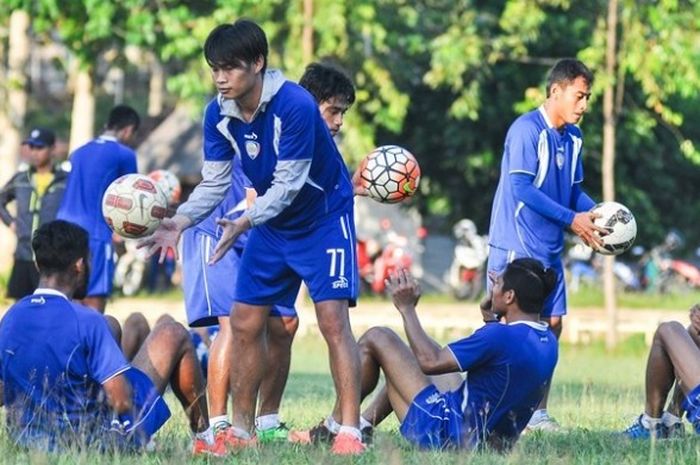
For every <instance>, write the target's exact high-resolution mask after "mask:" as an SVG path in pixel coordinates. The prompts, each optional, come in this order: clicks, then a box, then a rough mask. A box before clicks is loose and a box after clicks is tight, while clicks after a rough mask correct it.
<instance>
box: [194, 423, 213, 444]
mask: <svg viewBox="0 0 700 465" xmlns="http://www.w3.org/2000/svg"><path fill="white" fill-rule="evenodd" d="M194 437H195V439H202V440H204V442H206V443H207V444H210V445H211V444H214V432H213V431H212V427H211V426H210V427H209V428H207V429H205V430H204V431H200V432H199V433H194Z"/></svg>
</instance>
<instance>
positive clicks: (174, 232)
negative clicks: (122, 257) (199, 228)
mask: <svg viewBox="0 0 700 465" xmlns="http://www.w3.org/2000/svg"><path fill="white" fill-rule="evenodd" d="M191 224H192V220H190V219H189V218H188V217H186V216H185V215H180V214H177V215H175V216H173V217H172V218H164V219H163V221H161V223H160V225H159V226H158V228H156V230H155V231H154V232H153V234H151V235H150V236H148V237H146V238H144V239H141V240H140V241H139V243H138V245H137V246H136V247H137V248H139V249H141V248H144V247H147V250H146V252H147V253H148V256H149V257H150V256H152V255H154V254H155V253H156V252H158V251H159V250H160V256H159V258H158V262H159V263H163V262H164V261H165V257H166V255H167V254H168V249H172V251H173V252H174V253H175V257H176V258H177V241H178V240H180V234H182V231H183V230H185V229H186V228H187V227H188V226H190V225H191Z"/></svg>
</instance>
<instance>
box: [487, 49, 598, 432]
mask: <svg viewBox="0 0 700 465" xmlns="http://www.w3.org/2000/svg"><path fill="white" fill-rule="evenodd" d="M592 84H593V74H592V73H591V72H590V71H589V70H588V68H586V66H585V65H584V64H583V63H581V62H580V61H578V60H573V59H563V60H560V61H559V62H557V63H556V64H555V65H554V67H553V68H552V69H551V70H550V72H549V77H548V79H547V100H546V101H545V102H544V104H543V105H542V106H540V107H539V108H538V109H536V110H534V111H531V112H529V113H526V114H524V115H522V116H520V117H519V118H518V119H516V120H515V122H513V124H512V125H511V126H510V129H508V133H507V135H506V141H505V148H504V151H503V161H502V162H501V176H500V180H499V183H498V189H497V190H496V195H495V197H494V200H493V207H492V210H491V226H490V231H489V246H490V249H489V258H488V265H487V268H488V271H489V272H492V273H496V274H500V273H502V272H503V270H504V269H505V267H506V265H507V264H508V263H510V262H512V261H513V260H515V259H517V258H523V257H532V258H536V259H538V260H540V261H541V262H542V263H544V265H545V266H547V267H551V268H552V269H554V270H555V271H556V273H557V287H556V288H555V290H554V292H552V294H551V295H550V296H549V298H548V299H547V301H546V302H545V304H544V307H543V308H542V317H543V319H544V320H545V321H547V322H548V323H549V325H550V327H551V328H552V331H554V334H556V335H557V337H559V335H560V334H561V330H562V318H563V316H564V315H565V314H566V290H565V284H564V270H563V267H562V262H561V254H562V251H563V248H564V229H567V228H569V229H571V230H572V231H573V232H574V233H575V234H576V235H578V236H579V237H581V239H583V241H584V242H585V243H586V244H588V245H601V239H600V237H599V236H598V235H597V233H602V234H604V233H605V230H603V229H602V228H599V227H598V226H596V225H595V224H593V220H594V219H595V214H594V213H591V212H590V210H591V208H592V207H593V206H594V205H595V202H594V201H593V200H592V199H591V198H590V197H589V196H588V195H587V194H586V193H585V192H584V191H583V189H582V188H581V184H582V183H583V135H582V134H581V130H580V129H579V127H578V126H576V124H577V123H578V122H579V121H580V119H581V117H583V114H584V113H585V111H586V109H587V108H588V99H589V98H590V96H591V91H590V87H591V85H592ZM557 427H558V426H557V424H556V422H555V421H554V420H553V419H551V418H550V417H549V415H548V414H547V396H546V395H545V397H544V399H543V401H542V405H541V406H540V409H538V411H537V412H535V414H534V415H533V417H532V421H531V424H530V426H529V428H532V429H536V428H539V429H554V428H557Z"/></svg>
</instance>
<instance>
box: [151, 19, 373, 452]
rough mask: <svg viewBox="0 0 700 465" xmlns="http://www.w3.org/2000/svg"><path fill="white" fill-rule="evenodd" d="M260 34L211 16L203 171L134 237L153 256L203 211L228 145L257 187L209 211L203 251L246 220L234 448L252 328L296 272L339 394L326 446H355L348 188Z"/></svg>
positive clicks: (225, 167) (243, 426) (289, 300)
mask: <svg viewBox="0 0 700 465" xmlns="http://www.w3.org/2000/svg"><path fill="white" fill-rule="evenodd" d="M267 49H268V47H267V39H266V37H265V33H264V32H263V31H262V29H261V28H260V27H259V26H258V25H257V24H255V23H254V22H252V21H249V20H238V21H236V22H235V23H234V24H226V25H221V26H218V27H216V28H215V29H214V30H213V31H212V32H211V33H210V35H209V37H208V38H207V41H206V43H205V45H204V54H205V57H206V59H207V62H208V63H209V65H210V66H211V69H212V76H213V78H214V82H215V84H216V86H217V89H218V91H219V96H218V97H217V98H216V99H215V100H213V101H212V102H211V103H210V104H209V105H208V107H207V109H206V112H205V117H204V153H205V162H204V167H203V169H202V175H203V181H202V182H201V183H200V184H199V185H198V186H197V188H196V189H195V191H194V192H193V194H192V195H191V196H190V199H189V200H188V201H187V202H186V203H184V204H183V205H181V206H180V208H179V209H178V214H177V215H175V216H174V217H173V218H172V219H171V220H164V221H163V223H162V224H161V226H160V228H159V229H158V230H156V232H155V233H154V235H153V236H152V237H151V238H149V239H146V240H144V241H143V242H142V245H143V246H149V247H150V248H149V250H150V252H151V253H155V252H156V251H157V250H159V249H160V253H161V256H163V254H164V253H165V252H166V250H167V249H168V248H171V249H174V248H175V246H176V244H177V241H178V238H179V236H180V233H181V231H182V230H184V229H185V228H187V227H189V226H190V225H192V224H196V223H197V222H199V221H201V220H202V219H204V218H205V217H206V216H207V215H208V214H209V213H210V212H211V210H212V209H213V208H214V207H215V206H216V205H217V204H218V203H219V202H220V201H221V200H222V199H223V197H224V195H225V193H226V190H227V189H228V188H229V186H230V183H231V168H232V160H233V158H234V156H236V155H238V156H240V157H241V161H242V165H243V171H244V172H245V174H246V176H247V177H248V178H249V179H250V181H251V183H252V185H253V187H254V188H255V190H256V192H258V194H259V197H258V198H257V200H256V201H255V203H254V204H253V206H252V207H251V208H250V209H249V210H247V211H246V212H245V213H244V214H243V215H242V216H241V217H240V218H238V219H236V220H234V221H230V220H220V222H219V224H220V225H221V226H222V227H223V234H222V237H221V239H220V241H219V243H218V244H217V246H216V249H215V251H214V254H213V255H212V257H211V260H210V261H211V262H212V263H214V262H216V261H218V260H219V259H221V258H222V257H223V255H224V254H225V253H226V252H227V251H228V250H229V249H230V248H231V246H232V245H233V244H234V243H235V241H236V239H237V238H238V237H239V236H240V235H241V234H242V233H244V232H245V231H247V230H249V229H251V228H252V231H251V234H250V237H249V238H248V243H247V245H246V248H245V251H244V252H243V256H242V262H241V269H240V273H239V277H238V282H237V285H236V299H237V301H236V304H235V307H234V310H233V312H232V313H231V317H230V320H231V329H232V334H233V346H234V347H235V348H236V351H237V355H236V357H235V358H234V359H233V363H232V367H231V379H232V382H233V385H232V396H233V415H232V418H231V420H232V421H231V422H232V425H233V426H232V428H231V430H232V437H231V439H232V441H231V443H230V444H231V445H233V446H234V447H245V446H249V445H253V444H254V443H255V438H254V437H253V436H252V435H251V433H252V432H253V420H254V414H255V404H256V400H257V394H258V389H259V387H260V381H261V378H262V374H263V363H262V362H263V357H264V356H265V353H266V344H265V342H264V337H263V335H264V334H265V330H266V321H267V317H268V314H269V312H270V308H271V306H272V305H273V304H280V305H285V306H288V307H291V306H292V305H293V303H294V300H295V298H296V295H297V292H298V290H299V286H300V284H301V280H302V279H303V280H304V281H305V282H306V284H307V286H308V287H309V292H310V295H311V298H312V299H313V301H314V303H315V307H316V316H317V319H318V323H319V328H320V330H321V332H322V334H323V336H324V338H325V339H326V342H327V344H328V348H329V355H330V363H331V373H332V374H333V379H334V383H335V386H336V391H337V393H338V398H339V399H340V403H341V418H342V420H341V424H342V425H343V426H342V427H341V431H340V434H339V435H338V436H337V437H336V439H335V442H334V444H333V449H332V450H333V451H335V452H337V453H341V454H343V453H345V454H347V453H360V452H362V451H363V450H364V448H365V447H364V444H362V442H361V440H360V437H361V435H360V431H359V429H358V425H359V395H360V386H359V381H360V379H359V378H360V373H359V365H360V360H359V352H358V348H357V343H356V341H355V338H354V336H353V334H352V331H351V328H350V321H349V317H348V307H349V305H353V304H354V302H355V299H356V298H357V290H358V275H357V264H356V262H355V259H354V258H355V234H354V231H355V228H354V219H353V189H352V184H351V181H350V176H349V173H348V171H347V168H346V167H345V165H344V163H343V160H342V158H341V156H340V154H339V153H338V150H337V148H336V146H335V143H334V142H333V139H332V137H331V134H330V132H329V131H328V128H327V127H326V125H325V122H324V121H323V119H322V118H321V115H320V113H319V110H318V108H317V106H316V102H314V100H313V98H312V97H311V96H310V95H309V94H308V93H307V92H306V91H305V90H303V88H301V87H300V86H298V85H297V84H294V83H292V82H289V81H287V80H285V79H284V77H283V75H282V74H281V73H280V72H279V71H277V70H266V68H267Z"/></svg>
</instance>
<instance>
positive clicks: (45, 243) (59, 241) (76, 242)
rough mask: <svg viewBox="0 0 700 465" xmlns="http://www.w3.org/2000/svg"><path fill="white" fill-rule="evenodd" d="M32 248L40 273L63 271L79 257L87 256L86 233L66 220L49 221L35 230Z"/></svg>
mask: <svg viewBox="0 0 700 465" xmlns="http://www.w3.org/2000/svg"><path fill="white" fill-rule="evenodd" d="M32 249H34V259H35V260H36V265H37V267H38V268H39V273H40V274H42V275H51V274H55V273H63V272H65V271H66V270H68V267H70V265H71V264H73V263H74V262H75V261H76V260H78V259H79V258H84V259H87V257H88V256H89V253H90V249H89V246H88V233H87V231H85V230H84V229H83V228H81V227H80V226H78V225H77V224H73V223H69V222H68V221H63V220H55V221H51V222H49V223H45V224H43V225H41V227H39V229H37V230H36V232H35V233H34V237H33V238H32Z"/></svg>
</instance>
